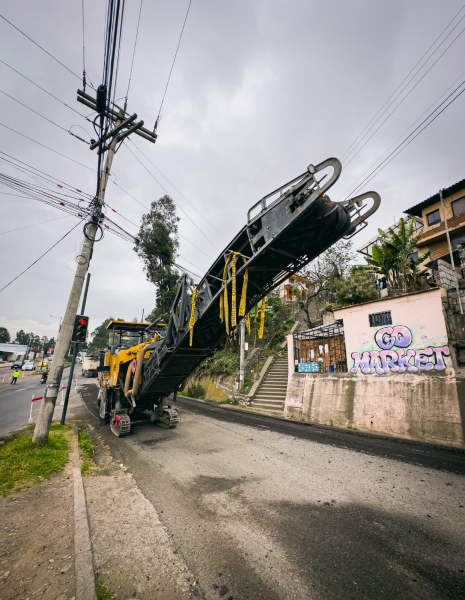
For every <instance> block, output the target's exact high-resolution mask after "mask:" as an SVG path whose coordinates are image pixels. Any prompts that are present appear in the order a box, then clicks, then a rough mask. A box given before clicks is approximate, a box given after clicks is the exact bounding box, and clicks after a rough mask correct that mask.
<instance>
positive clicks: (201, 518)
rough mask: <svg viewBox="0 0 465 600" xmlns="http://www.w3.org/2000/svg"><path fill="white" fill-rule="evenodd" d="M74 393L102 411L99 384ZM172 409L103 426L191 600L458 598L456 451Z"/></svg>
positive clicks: (464, 512) (462, 588)
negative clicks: (170, 416) (163, 423)
mask: <svg viewBox="0 0 465 600" xmlns="http://www.w3.org/2000/svg"><path fill="white" fill-rule="evenodd" d="M81 393H82V396H83V398H84V400H85V402H86V404H87V406H88V408H89V409H90V411H91V412H92V413H93V414H94V415H96V387H95V386H94V385H84V387H83V388H82V390H81ZM179 406H180V408H181V417H182V420H181V424H180V425H179V426H178V427H177V428H176V429H173V430H165V429H161V428H159V427H156V426H154V425H152V424H150V423H148V422H144V423H141V424H138V425H135V426H134V427H133V431H132V434H131V436H129V437H127V438H122V439H118V438H116V437H115V436H113V435H112V434H111V433H110V431H109V427H108V426H106V427H100V428H98V432H99V434H101V435H102V438H103V441H104V442H105V444H107V445H108V446H109V448H110V450H111V452H112V455H113V457H114V458H115V460H116V461H117V463H120V464H121V465H124V466H125V468H127V469H128V470H129V472H130V473H131V474H132V476H133V477H134V478H135V481H136V482H137V484H138V486H139V488H140V489H141V491H142V492H143V494H144V495H145V496H146V498H148V500H149V501H150V502H151V504H152V505H153V506H154V507H155V508H156V510H157V513H158V515H159V517H160V519H161V521H162V524H163V526H164V528H165V529H166V531H167V533H168V535H169V536H170V539H171V544H172V547H173V548H174V549H175V551H176V553H177V554H178V555H179V557H180V558H181V559H182V560H183V561H184V563H185V565H186V566H187V567H188V569H189V571H190V572H192V573H194V575H195V578H196V585H198V588H197V589H198V594H199V597H203V598H208V599H211V600H213V599H218V598H225V599H228V600H234V599H235V600H244V599H250V600H252V599H254V600H255V599H263V600H278V599H280V600H284V599H288V598H289V599H291V598H293V599H318V600H332V599H337V600H347V599H354V600H355V599H359V598H361V597H363V598H369V599H373V600H379V598H390V599H391V598H393V599H394V598H395V599H398V598H402V599H403V598H408V599H418V600H420V599H422V600H424V599H436V598H437V599H443V598H444V599H445V598H450V599H452V598H453V599H458V598H463V597H465V574H464V570H465V552H464V550H465V548H464V540H465V506H464V505H465V479H464V477H463V476H462V475H459V474H457V473H455V472H451V471H457V470H461V472H463V466H462V467H461V468H459V467H458V465H459V463H460V460H462V461H463V454H461V453H458V452H457V453H456V452H448V451H447V450H441V449H434V448H428V447H426V446H421V445H418V446H416V445H414V444H405V445H401V444H399V443H397V442H395V441H394V442H393V441H392V440H386V439H382V438H380V439H378V438H374V437H370V436H361V435H354V436H352V435H349V436H345V435H343V433H344V432H340V431H338V430H330V429H329V428H314V427H306V426H304V425H301V424H297V423H289V422H285V421H282V420H279V419H273V418H267V417H264V416H262V415H257V414H253V413H250V414H248V413H247V414H244V413H242V412H236V411H232V410H227V409H224V408H221V407H219V406H211V405H209V404H203V403H198V402H194V401H190V400H186V399H180V400H179ZM97 424H98V420H97V418H95V421H94V425H97ZM350 444H352V446H351V445H350ZM414 459H415V460H414ZM427 461H429V464H428V466H420V465H419V464H412V463H413V462H416V463H419V462H422V463H423V465H425V464H426V462H427ZM433 467H434V468H433ZM114 516H115V522H117V508H116V506H115V515H114ZM141 527H143V524H142V523H141ZM109 533H110V532H109Z"/></svg>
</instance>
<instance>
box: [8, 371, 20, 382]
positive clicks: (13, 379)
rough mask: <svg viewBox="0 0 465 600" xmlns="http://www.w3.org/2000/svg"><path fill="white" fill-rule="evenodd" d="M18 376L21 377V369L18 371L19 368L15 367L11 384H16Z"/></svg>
mask: <svg viewBox="0 0 465 600" xmlns="http://www.w3.org/2000/svg"><path fill="white" fill-rule="evenodd" d="M18 377H19V371H18V369H15V370H14V371H13V377H12V378H11V382H10V385H11V384H13V385H16V381H17V379H18Z"/></svg>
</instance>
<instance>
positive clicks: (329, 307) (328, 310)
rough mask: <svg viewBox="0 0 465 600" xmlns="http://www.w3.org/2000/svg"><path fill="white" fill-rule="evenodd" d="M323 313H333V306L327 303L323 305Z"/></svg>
mask: <svg viewBox="0 0 465 600" xmlns="http://www.w3.org/2000/svg"><path fill="white" fill-rule="evenodd" d="M325 311H326V312H334V304H331V303H330V302H327V303H326V304H325Z"/></svg>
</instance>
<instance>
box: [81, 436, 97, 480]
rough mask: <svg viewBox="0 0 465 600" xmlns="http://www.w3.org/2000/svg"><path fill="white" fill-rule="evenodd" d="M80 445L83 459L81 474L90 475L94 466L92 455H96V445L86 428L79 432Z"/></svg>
mask: <svg viewBox="0 0 465 600" xmlns="http://www.w3.org/2000/svg"><path fill="white" fill-rule="evenodd" d="M78 445H79V450H80V458H81V473H82V474H84V473H88V471H89V469H90V467H91V466H92V455H93V454H94V445H93V444H92V442H91V440H90V438H89V436H88V435H87V431H86V429H85V428H80V429H79V432H78Z"/></svg>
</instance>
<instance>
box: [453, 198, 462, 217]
mask: <svg viewBox="0 0 465 600" xmlns="http://www.w3.org/2000/svg"><path fill="white" fill-rule="evenodd" d="M451 206H452V214H453V215H454V217H458V216H459V215H463V213H465V196H464V197H463V198H459V199H458V200H456V201H455V202H451Z"/></svg>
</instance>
